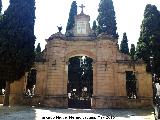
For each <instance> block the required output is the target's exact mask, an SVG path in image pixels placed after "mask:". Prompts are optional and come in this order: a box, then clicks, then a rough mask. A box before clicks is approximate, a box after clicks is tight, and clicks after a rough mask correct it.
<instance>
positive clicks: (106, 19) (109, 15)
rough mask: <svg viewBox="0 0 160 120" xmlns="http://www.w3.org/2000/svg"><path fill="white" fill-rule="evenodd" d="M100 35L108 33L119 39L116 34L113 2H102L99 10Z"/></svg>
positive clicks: (103, 0) (110, 0) (109, 0)
mask: <svg viewBox="0 0 160 120" xmlns="http://www.w3.org/2000/svg"><path fill="white" fill-rule="evenodd" d="M98 12H99V15H98V17H97V21H98V33H99V34H101V33H107V34H108V35H112V36H113V37H114V38H118V34H117V33H116V30H117V27H116V17H115V11H114V6H113V1H112V0H101V1H100V3H99V9H98Z"/></svg>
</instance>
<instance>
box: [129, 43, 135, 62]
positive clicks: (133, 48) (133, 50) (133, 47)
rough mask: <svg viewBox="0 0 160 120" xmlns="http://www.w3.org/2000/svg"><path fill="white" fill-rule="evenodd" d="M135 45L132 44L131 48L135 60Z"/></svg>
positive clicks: (131, 55)
mask: <svg viewBox="0 0 160 120" xmlns="http://www.w3.org/2000/svg"><path fill="white" fill-rule="evenodd" d="M135 52H136V51H135V45H134V44H131V49H130V57H131V59H132V60H135Z"/></svg>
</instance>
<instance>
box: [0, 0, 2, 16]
mask: <svg viewBox="0 0 160 120" xmlns="http://www.w3.org/2000/svg"><path fill="white" fill-rule="evenodd" d="M1 12H2V0H0V13H1Z"/></svg>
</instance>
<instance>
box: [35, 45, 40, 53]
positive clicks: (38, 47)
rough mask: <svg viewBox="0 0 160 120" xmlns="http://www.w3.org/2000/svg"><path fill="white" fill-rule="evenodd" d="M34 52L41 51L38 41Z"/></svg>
mask: <svg viewBox="0 0 160 120" xmlns="http://www.w3.org/2000/svg"><path fill="white" fill-rule="evenodd" d="M36 53H41V45H40V43H38V45H37V47H36Z"/></svg>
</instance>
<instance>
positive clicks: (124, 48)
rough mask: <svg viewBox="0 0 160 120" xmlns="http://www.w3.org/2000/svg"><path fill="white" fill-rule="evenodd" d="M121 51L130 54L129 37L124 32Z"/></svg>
mask: <svg viewBox="0 0 160 120" xmlns="http://www.w3.org/2000/svg"><path fill="white" fill-rule="evenodd" d="M120 51H121V52H122V53H124V54H129V48H128V39H127V34H126V33H123V39H122V41H121V44H120Z"/></svg>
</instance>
